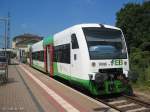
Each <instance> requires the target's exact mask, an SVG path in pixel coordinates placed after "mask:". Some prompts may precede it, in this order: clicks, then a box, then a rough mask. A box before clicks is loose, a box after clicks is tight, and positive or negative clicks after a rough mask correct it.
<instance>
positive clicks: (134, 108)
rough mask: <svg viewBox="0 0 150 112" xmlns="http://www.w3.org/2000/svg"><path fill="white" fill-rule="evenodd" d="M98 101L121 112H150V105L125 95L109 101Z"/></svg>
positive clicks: (99, 99)
mask: <svg viewBox="0 0 150 112" xmlns="http://www.w3.org/2000/svg"><path fill="white" fill-rule="evenodd" d="M96 100H98V101H100V102H102V103H104V104H106V105H108V106H110V107H111V108H114V109H116V110H118V111H120V112H150V103H148V102H144V101H142V100H139V99H137V98H135V97H131V96H126V95H123V96H120V97H117V98H109V99H101V98H96Z"/></svg>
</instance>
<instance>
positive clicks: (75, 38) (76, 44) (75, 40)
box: [71, 34, 79, 49]
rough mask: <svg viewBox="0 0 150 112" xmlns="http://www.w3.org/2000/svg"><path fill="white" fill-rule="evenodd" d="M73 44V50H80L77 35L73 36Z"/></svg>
mask: <svg viewBox="0 0 150 112" xmlns="http://www.w3.org/2000/svg"><path fill="white" fill-rule="evenodd" d="M71 43H72V49H78V48H79V45H78V41H77V37H76V34H72V35H71Z"/></svg>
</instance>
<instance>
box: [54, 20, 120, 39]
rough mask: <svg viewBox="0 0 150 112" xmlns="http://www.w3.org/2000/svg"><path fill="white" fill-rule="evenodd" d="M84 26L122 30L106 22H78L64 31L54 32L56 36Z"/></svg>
mask: <svg viewBox="0 0 150 112" xmlns="http://www.w3.org/2000/svg"><path fill="white" fill-rule="evenodd" d="M83 27H103V28H110V29H116V30H121V29H120V28H118V27H115V26H111V25H106V24H98V23H85V24H77V25H74V26H72V27H69V28H66V29H65V30H63V31H61V32H58V33H56V34H54V37H55V36H56V35H59V34H61V33H63V32H66V31H68V30H74V29H77V28H83Z"/></svg>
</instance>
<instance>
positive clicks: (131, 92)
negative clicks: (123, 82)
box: [124, 85, 133, 96]
mask: <svg viewBox="0 0 150 112" xmlns="http://www.w3.org/2000/svg"><path fill="white" fill-rule="evenodd" d="M124 94H125V95H128V96H133V89H132V87H131V85H127V87H126V90H125V91H124Z"/></svg>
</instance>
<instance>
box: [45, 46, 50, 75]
mask: <svg viewBox="0 0 150 112" xmlns="http://www.w3.org/2000/svg"><path fill="white" fill-rule="evenodd" d="M46 51H47V71H48V73H50V48H49V46H47V47H46Z"/></svg>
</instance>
